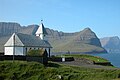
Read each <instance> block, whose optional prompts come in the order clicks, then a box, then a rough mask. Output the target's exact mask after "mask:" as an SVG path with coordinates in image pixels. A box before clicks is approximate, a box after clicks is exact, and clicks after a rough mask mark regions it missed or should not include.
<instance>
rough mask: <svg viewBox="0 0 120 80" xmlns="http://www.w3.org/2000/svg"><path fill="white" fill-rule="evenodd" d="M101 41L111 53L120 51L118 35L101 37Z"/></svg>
mask: <svg viewBox="0 0 120 80" xmlns="http://www.w3.org/2000/svg"><path fill="white" fill-rule="evenodd" d="M100 41H101V44H102V46H103V47H104V48H105V49H106V50H107V51H108V52H109V53H119V52H120V39H119V37H118V36H114V37H105V38H101V39H100Z"/></svg>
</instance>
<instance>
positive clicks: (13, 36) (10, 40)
mask: <svg viewBox="0 0 120 80" xmlns="http://www.w3.org/2000/svg"><path fill="white" fill-rule="evenodd" d="M14 40H15V41H14ZM14 42H15V43H14ZM14 44H15V45H14ZM4 46H24V44H23V43H22V42H21V40H20V39H19V37H18V36H17V35H16V34H15V33H14V34H13V35H12V36H11V37H10V38H9V40H8V41H7V42H6V44H5V45H4Z"/></svg>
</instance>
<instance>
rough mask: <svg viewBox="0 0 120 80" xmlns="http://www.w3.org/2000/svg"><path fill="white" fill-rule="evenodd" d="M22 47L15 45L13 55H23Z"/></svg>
mask: <svg viewBox="0 0 120 80" xmlns="http://www.w3.org/2000/svg"><path fill="white" fill-rule="evenodd" d="M23 49H24V48H23V47H15V55H24V50H23Z"/></svg>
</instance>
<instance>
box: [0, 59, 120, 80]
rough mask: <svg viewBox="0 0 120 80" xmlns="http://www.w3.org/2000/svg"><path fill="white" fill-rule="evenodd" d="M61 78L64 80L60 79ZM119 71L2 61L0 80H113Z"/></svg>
mask: <svg viewBox="0 0 120 80" xmlns="http://www.w3.org/2000/svg"><path fill="white" fill-rule="evenodd" d="M60 77H61V78H62V79H60ZM119 77H120V70H118V69H111V70H106V69H93V68H84V67H77V66H68V65H63V64H58V63H54V62H49V64H48V65H47V66H44V65H43V64H41V63H38V62H26V61H15V62H12V61H0V80H113V79H117V80H118V79H119Z"/></svg>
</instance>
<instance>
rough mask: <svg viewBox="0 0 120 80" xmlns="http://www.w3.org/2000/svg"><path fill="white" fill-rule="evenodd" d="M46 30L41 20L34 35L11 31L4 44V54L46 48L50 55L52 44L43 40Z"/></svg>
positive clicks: (23, 53) (25, 52)
mask: <svg viewBox="0 0 120 80" xmlns="http://www.w3.org/2000/svg"><path fill="white" fill-rule="evenodd" d="M46 35H47V32H46V30H45V27H44V25H43V23H42V22H41V24H40V26H39V27H38V29H37V31H36V33H35V35H28V34H23V33H13V35H12V36H11V37H10V38H9V39H8V41H7V42H6V43H5V45H4V55H22V56H25V55H27V52H28V51H29V50H31V49H34V50H37V49H46V50H47V53H48V56H49V57H50V49H51V48H52V46H51V45H50V43H49V42H48V41H47V40H45V36H46Z"/></svg>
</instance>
